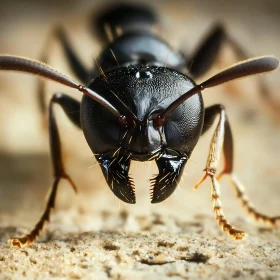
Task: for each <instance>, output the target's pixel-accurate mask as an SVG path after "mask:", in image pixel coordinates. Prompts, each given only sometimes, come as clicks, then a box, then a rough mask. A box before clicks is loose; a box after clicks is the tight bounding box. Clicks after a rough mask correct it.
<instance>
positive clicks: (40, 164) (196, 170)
mask: <svg viewBox="0 0 280 280" xmlns="http://www.w3.org/2000/svg"><path fill="white" fill-rule="evenodd" d="M241 2H242V1H240V2H238V1H237V2H235V4H233V3H229V1H228V4H227V5H222V4H221V2H214V1H207V3H206V1H205V2H203V4H200V5H198V4H196V2H195V1H172V2H171V1H158V2H156V4H155V7H156V9H157V10H158V12H159V13H160V14H162V15H163V16H162V17H163V18H162V20H163V24H162V25H163V26H162V28H163V30H165V32H164V33H163V35H164V36H163V37H164V38H165V39H166V40H168V41H169V42H170V43H171V44H172V45H173V46H174V47H176V48H178V49H181V50H184V51H185V52H186V53H191V52H192V50H193V49H194V48H195V46H196V45H197V44H198V42H199V41H200V39H201V38H202V37H203V35H204V34H205V32H206V31H207V30H208V29H209V28H210V26H211V24H214V23H215V22H216V21H222V22H225V24H226V27H227V29H228V31H229V33H230V34H232V37H234V38H235V39H236V40H237V41H238V42H239V43H240V44H241V45H242V46H244V48H245V49H246V50H248V52H249V53H251V54H252V55H263V54H274V55H275V56H277V57H278V58H279V57H280V48H279V38H278V37H279V36H278V34H279V31H278V29H279V23H280V21H279V13H280V7H279V4H277V1H275V2H274V1H246V4H244V3H241ZM38 3H39V2H36V1H13V2H11V1H1V6H0V15H1V16H0V25H1V29H0V53H13V54H18V55H23V56H28V57H31V58H38V57H39V54H40V51H41V50H42V48H43V45H44V43H45V41H46V37H47V35H48V34H49V32H50V30H51V26H53V24H54V23H57V22H59V23H61V24H62V25H63V26H65V28H66V30H67V31H68V33H69V36H70V38H71V41H72V42H73V45H74V47H75V49H77V50H78V52H79V54H80V56H81V58H82V60H83V61H84V63H85V64H86V65H87V66H88V67H90V66H92V65H93V55H97V54H98V52H99V51H100V48H101V47H100V46H99V45H98V43H97V42H96V36H93V37H92V36H91V35H90V33H89V28H88V18H89V15H90V14H91V13H92V8H93V6H95V5H94V3H92V1H84V2H83V4H81V2H78V1H67V2H63V1H57V2H55V3H54V2H53V1H50V2H48V4H44V2H42V4H41V5H39V4H38ZM96 3H97V4H96V5H97V7H100V3H101V2H96ZM217 3H218V4H217ZM42 11H44V12H43V13H42ZM95 12H97V11H95ZM174 30H175V31H176V32H175V31H174ZM51 51H52V53H53V54H52V59H51V65H52V66H53V67H56V68H58V69H59V70H60V71H63V72H65V73H68V74H69V75H71V72H70V71H69V69H68V67H67V64H66V63H65V61H64V59H63V58H62V56H61V50H60V48H59V47H58V46H57V45H55V44H54V46H53V47H52V50H51ZM235 61H236V58H235V57H234V55H233V54H232V52H231V51H230V48H228V47H225V48H224V50H223V53H222V55H221V57H220V59H219V61H218V62H217V64H216V65H215V67H214V68H213V70H211V72H210V73H208V74H207V75H206V76H208V75H211V73H212V74H213V73H215V72H216V71H218V70H219V69H221V68H224V67H225V66H227V65H229V64H231V63H233V62H235ZM262 78H263V79H265V81H266V82H267V84H269V89H270V92H271V98H272V100H273V102H272V103H273V104H277V100H278V101H279V96H278V89H279V86H280V83H279V71H278V72H275V73H272V74H271V75H268V76H266V77H262ZM258 79H260V77H256V78H254V77H253V78H250V79H247V80H246V81H238V82H234V83H230V84H228V85H226V86H221V87H219V88H217V89H215V90H209V91H208V92H207V93H206V92H205V93H204V97H205V104H206V105H210V104H215V103H222V104H224V105H225V106H226V109H227V112H228V116H229V119H230V122H231V125H232V128H233V134H234V139H235V159H236V161H235V167H236V173H237V174H238V175H239V177H240V178H241V179H242V182H243V183H244V185H245V186H246V188H247V192H248V195H249V197H250V198H251V200H252V201H253V202H254V204H255V205H256V206H257V208H258V209H259V210H260V211H262V212H264V213H265V214H268V215H279V214H280V207H279V199H280V188H279V182H280V173H279V158H280V150H279V140H280V126H279V116H280V113H279V114H278V112H277V109H275V108H274V107H273V108H274V109H273V108H272V107H271V106H270V105H269V104H268V103H267V102H264V100H263V98H262V97H261V93H260V90H259V88H258V86H257V81H258ZM35 91H36V83H35V79H34V78H33V77H26V76H24V75H20V74H7V73H5V74H2V73H1V77H0V135H1V137H0V279H50V278H55V279H231V278H236V279H279V278H280V241H279V237H280V229H279V228H280V227H279V226H278V227H276V228H270V227H269V226H266V225H263V224H257V223H255V222H252V219H251V218H250V217H249V216H248V215H247V214H246V213H245V212H244V211H243V209H242V208H241V206H240V203H239V201H238V200H237V199H236V198H235V194H234V191H233V190H232V189H231V188H230V182H229V180H228V178H225V179H223V180H222V194H221V197H222V198H221V199H222V203H223V207H224V212H225V214H226V216H227V218H228V219H229V220H230V221H231V223H232V224H233V225H234V226H235V227H237V228H239V229H242V230H245V231H246V232H247V233H248V237H247V239H246V240H245V241H234V240H231V239H230V238H229V237H227V236H226V235H225V234H224V233H222V232H221V230H220V229H219V227H218V226H217V224H216V222H215V220H214V217H213V213H212V210H211V209H212V203H211V200H210V182H209V181H207V182H205V183H204V184H203V185H202V186H201V187H200V189H199V190H197V191H193V186H194V185H195V183H196V182H197V181H198V180H199V179H200V177H201V176H202V175H203V173H202V170H203V168H204V165H205V160H206V158H207V153H208V148H209V143H210V139H211V136H212V133H213V130H211V131H209V133H207V135H205V136H204V137H202V139H201V141H200V142H199V144H198V146H197V147H196V149H195V151H194V153H193V155H192V158H191V159H190V160H189V162H188V164H187V166H186V169H185V174H184V179H183V181H182V183H181V184H180V187H179V188H178V190H177V191H176V193H175V194H174V195H173V196H172V197H171V198H170V199H168V200H167V201H166V202H165V203H162V204H160V205H151V204H150V202H149V182H148V179H149V178H151V177H152V174H154V173H156V169H155V166H154V165H153V164H151V165H147V164H144V163H134V164H133V166H132V170H131V174H133V175H134V177H135V182H136V195H137V204H136V205H124V204H122V203H120V202H119V201H118V200H117V199H116V198H114V197H113V194H112V193H111V192H110V190H109V189H108V187H107V186H106V185H105V182H104V180H103V178H102V175H101V172H100V170H99V167H98V166H96V165H94V164H95V162H94V159H93V156H92V154H91V152H90V150H89V148H88V147H87V146H86V142H85V140H84V139H83V135H82V133H81V132H80V131H78V130H76V129H75V128H74V127H73V126H72V125H71V124H69V123H68V122H67V121H66V119H65V117H64V115H63V113H62V112H60V110H57V111H58V112H57V113H58V116H59V118H60V119H61V126H60V129H61V132H62V135H63V136H64V140H63V144H64V158H65V161H66V163H67V170H68V171H69V173H70V174H71V175H72V177H73V179H74V181H75V182H76V183H77V185H78V188H79V193H78V195H75V194H74V193H73V191H72V190H71V188H69V186H68V184H67V183H62V184H61V186H60V189H59V194H58V198H57V201H56V206H57V207H56V210H55V211H54V212H53V215H52V218H51V222H50V223H49V224H48V225H47V227H46V230H45V231H44V232H43V233H42V235H41V237H40V238H39V240H38V242H36V243H35V244H34V245H32V246H31V247H29V248H23V249H16V248H9V247H8V244H7V240H8V239H9V238H11V237H14V236H18V235H22V234H25V233H28V231H29V230H30V229H31V228H32V226H33V225H34V224H35V223H36V221H37V220H38V219H39V217H40V214H41V212H42V211H43V208H44V203H45V197H46V195H47V193H48V191H49V187H50V185H51V183H52V177H51V166H50V159H49V155H48V141H47V138H48V137H47V132H46V131H44V130H43V129H42V128H41V122H40V120H41V119H40V116H39V114H38V109H37V107H36V99H35ZM48 91H49V96H51V94H52V93H53V92H57V91H59V92H61V91H63V92H66V93H70V94H72V96H76V98H79V97H78V96H77V94H76V93H75V92H73V91H71V90H68V89H65V88H64V87H60V86H58V85H55V84H53V83H48ZM90 166H93V167H92V168H89V167H90Z"/></svg>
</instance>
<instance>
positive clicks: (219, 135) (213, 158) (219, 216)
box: [195, 105, 246, 239]
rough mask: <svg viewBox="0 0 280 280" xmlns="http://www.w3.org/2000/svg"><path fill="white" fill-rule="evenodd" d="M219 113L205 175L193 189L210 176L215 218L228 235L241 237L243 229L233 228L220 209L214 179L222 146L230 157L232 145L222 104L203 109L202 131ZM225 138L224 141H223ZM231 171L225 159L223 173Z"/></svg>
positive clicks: (243, 235) (242, 236) (217, 188)
mask: <svg viewBox="0 0 280 280" xmlns="http://www.w3.org/2000/svg"><path fill="white" fill-rule="evenodd" d="M217 114H219V115H220V120H219V123H218V125H217V128H216V130H215V132H214V135H213V138H212V141H211V145H210V151H209V155H208V159H207V163H206V168H205V171H206V174H205V176H204V177H203V178H202V179H201V180H200V181H199V182H198V183H197V184H196V186H195V189H197V188H198V186H199V185H200V184H201V183H202V182H203V181H204V180H205V179H206V178H207V177H210V178H211V183H212V188H211V198H212V201H213V211H214V212H215V216H216V220H217V221H218V223H219V225H220V226H221V227H222V229H223V230H224V231H226V232H227V233H228V234H229V236H230V237H232V238H234V239H243V238H245V236H246V234H245V233H244V232H243V231H240V230H237V229H234V228H233V227H232V225H231V224H230V223H229V222H228V221H227V220H226V218H225V215H224V213H223V210H222V204H221V201H220V186H219V183H218V180H217V179H216V171H217V166H218V163H219V157H220V154H221V149H222V148H223V150H224V153H226V154H227V155H230V156H231V157H232V154H233V145H232V134H231V130H230V126H229V123H228V121H227V116H226V113H225V109H224V107H223V106H222V105H214V106H211V107H209V108H206V110H205V121H204V124H205V125H204V129H203V133H204V132H205V131H206V130H207V129H208V128H209V125H211V124H212V123H213V121H214V118H215V116H216V115H217ZM224 140H225V141H224ZM231 171H232V161H226V163H225V167H224V171H223V172H225V173H228V172H231Z"/></svg>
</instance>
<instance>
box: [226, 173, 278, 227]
mask: <svg viewBox="0 0 280 280" xmlns="http://www.w3.org/2000/svg"><path fill="white" fill-rule="evenodd" d="M230 178H231V182H232V184H233V187H234V189H235V191H236V195H237V197H238V198H239V199H240V201H241V203H242V206H243V207H244V209H245V210H246V211H247V212H248V214H250V215H252V216H253V217H254V218H255V219H256V221H262V222H264V223H268V224H269V225H272V226H275V225H276V223H277V222H279V221H280V216H275V217H269V216H267V215H264V214H262V213H260V212H259V211H257V210H256V209H255V207H254V205H253V203H252V202H251V201H250V200H249V198H248V196H247V195H246V193H245V188H244V186H243V185H242V184H241V182H240V181H239V179H238V177H237V176H236V175H235V174H234V173H232V174H231V175H230Z"/></svg>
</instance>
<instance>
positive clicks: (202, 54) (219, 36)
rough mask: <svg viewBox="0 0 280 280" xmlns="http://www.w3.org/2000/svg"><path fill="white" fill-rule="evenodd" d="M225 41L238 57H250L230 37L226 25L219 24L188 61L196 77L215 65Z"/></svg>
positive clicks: (192, 73)
mask: <svg viewBox="0 0 280 280" xmlns="http://www.w3.org/2000/svg"><path fill="white" fill-rule="evenodd" d="M225 43H228V44H229V45H230V46H231V47H232V49H233V51H234V52H235V54H236V55H237V57H238V59H240V60H244V59H246V58H249V56H248V55H247V54H246V53H245V51H244V50H243V49H242V48H241V47H240V46H239V45H238V43H237V42H235V41H234V40H233V39H232V38H230V36H229V35H228V34H227V32H226V31H225V29H224V27H223V26H222V25H221V24H217V25H216V26H214V28H213V29H212V30H211V31H210V32H209V34H208V35H207V36H206V38H205V39H204V40H203V41H202V43H201V45H200V46H199V47H198V48H197V50H196V51H195V53H194V54H193V55H192V57H191V58H190V59H189V60H188V61H187V64H188V66H189V68H190V69H189V71H190V73H191V75H192V76H193V77H194V78H198V77H200V76H202V75H204V74H205V73H206V72H207V71H208V70H209V69H210V68H211V67H212V66H213V64H214V63H215V61H216V59H217V58H218V56H219V54H220V53H221V49H222V46H223V45H224V44H225Z"/></svg>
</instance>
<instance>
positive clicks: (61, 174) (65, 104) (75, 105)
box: [9, 94, 81, 247]
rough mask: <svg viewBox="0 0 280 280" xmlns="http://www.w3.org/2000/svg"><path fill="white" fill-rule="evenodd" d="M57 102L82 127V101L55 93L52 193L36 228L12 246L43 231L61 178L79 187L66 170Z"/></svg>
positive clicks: (24, 243)
mask: <svg viewBox="0 0 280 280" xmlns="http://www.w3.org/2000/svg"><path fill="white" fill-rule="evenodd" d="M55 103H57V104H59V105H60V106H61V108H62V109H63V110H64V112H65V113H66V115H67V116H68V118H69V119H70V120H71V122H72V123H73V124H75V126H77V127H78V128H81V125H80V103H79V102H78V101H76V100H75V99H73V98H71V97H69V96H67V95H64V94H55V95H53V97H52V99H51V102H50V106H49V133H50V150H51V157H52V165H53V169H54V182H53V186H52V190H51V193H50V195H49V198H48V201H47V205H46V208H45V211H44V213H43V215H42V216H41V218H40V220H39V222H38V223H37V224H36V225H35V227H34V229H33V230H32V231H31V232H30V233H29V234H27V235H25V236H23V237H20V238H17V237H16V238H12V239H10V240H9V244H10V246H11V247H24V246H29V245H31V244H32V243H33V242H34V241H35V239H36V238H37V237H38V236H39V234H40V232H41V231H42V229H43V227H44V224H45V222H46V221H49V219H50V212H51V209H52V208H54V205H55V198H56V193H57V188H58V184H59V182H60V180H61V179H66V180H67V181H68V182H69V183H70V185H71V186H72V188H73V189H74V191H75V192H77V188H76V186H75V184H74V182H73V181H72V179H71V177H70V176H69V175H68V174H67V173H66V172H65V168H64V164H63V160H62V152H61V144H60V137H59V132H58V127H57V124H56V120H55V115H54V104H55Z"/></svg>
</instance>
